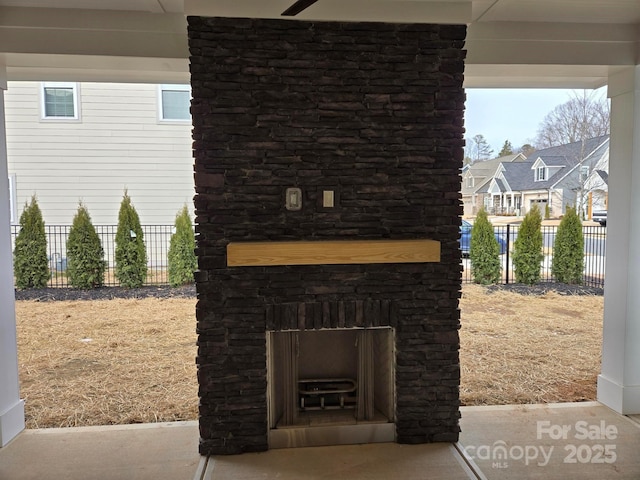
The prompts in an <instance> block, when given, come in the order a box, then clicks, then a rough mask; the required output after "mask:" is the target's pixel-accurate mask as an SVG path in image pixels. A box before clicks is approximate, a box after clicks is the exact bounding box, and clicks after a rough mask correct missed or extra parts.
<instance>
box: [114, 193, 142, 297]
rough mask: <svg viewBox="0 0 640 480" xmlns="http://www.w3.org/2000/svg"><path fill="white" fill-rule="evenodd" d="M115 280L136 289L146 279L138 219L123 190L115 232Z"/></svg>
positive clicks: (127, 195)
mask: <svg viewBox="0 0 640 480" xmlns="http://www.w3.org/2000/svg"><path fill="white" fill-rule="evenodd" d="M115 257H116V278H117V279H118V281H119V282H120V285H122V286H123V287H127V288H138V287H141V286H142V285H143V284H144V281H145V279H146V278H147V252H146V249H145V246H144V234H143V232H142V227H141V226H140V217H138V212H136V209H135V208H134V206H133V204H132V203H131V198H130V197H129V194H128V193H127V191H126V190H125V192H124V196H123V198H122V202H121V203H120V211H119V213H118V229H117V231H116V252H115Z"/></svg>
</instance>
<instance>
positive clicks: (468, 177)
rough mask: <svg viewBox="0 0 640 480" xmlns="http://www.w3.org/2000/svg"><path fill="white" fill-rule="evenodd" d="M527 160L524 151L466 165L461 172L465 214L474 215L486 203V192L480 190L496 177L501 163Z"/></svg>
mask: <svg viewBox="0 0 640 480" xmlns="http://www.w3.org/2000/svg"><path fill="white" fill-rule="evenodd" d="M526 160H527V158H526V157H525V156H524V155H523V154H522V153H516V154H513V155H507V156H504V157H498V158H494V159H491V160H484V161H481V162H475V163H473V164H471V165H467V166H465V168H464V169H463V170H462V173H461V176H462V189H461V192H462V201H463V203H464V215H465V216H473V215H475V214H476V213H478V209H479V208H480V206H482V205H483V204H484V193H479V191H480V190H482V189H483V188H484V187H486V185H487V184H488V183H489V182H490V181H491V179H492V178H494V177H495V174H496V171H497V170H498V168H499V167H500V165H501V164H507V163H513V162H525V161H526Z"/></svg>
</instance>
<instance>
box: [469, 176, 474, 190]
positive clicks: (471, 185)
mask: <svg viewBox="0 0 640 480" xmlns="http://www.w3.org/2000/svg"><path fill="white" fill-rule="evenodd" d="M473 183H474V182H473V177H472V176H471V175H469V176H468V177H467V188H473Z"/></svg>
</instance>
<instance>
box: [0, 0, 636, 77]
mask: <svg viewBox="0 0 640 480" xmlns="http://www.w3.org/2000/svg"><path fill="white" fill-rule="evenodd" d="M293 2H294V0H0V65H1V64H2V63H4V64H5V65H6V70H7V76H8V78H9V79H43V78H46V79H66V78H71V77H74V78H76V79H80V80H100V79H104V80H110V81H119V80H121V81H150V80H152V79H156V80H157V81H165V82H168V81H172V82H173V81H187V80H188V48H187V39H186V20H185V15H205V16H226V17H253V18H282V17H281V16H280V14H281V13H282V12H283V11H284V10H285V9H286V8H287V7H289V6H290V5H291V4H292V3H293ZM295 19H301V20H336V21H387V22H421V23H465V24H467V25H469V31H468V36H467V43H466V48H467V50H468V55H467V70H466V75H465V79H466V85H467V86H468V87H482V86H484V87H509V86H512V87H536V86H545V87H574V88H596V87H599V86H601V85H603V84H605V83H606V81H607V77H608V75H609V74H610V73H611V72H615V71H618V70H620V69H621V68H624V67H625V66H632V65H637V64H640V0H318V1H317V2H316V3H315V4H314V5H312V6H311V7H309V8H308V9H306V10H305V11H303V12H302V13H300V14H299V15H298V16H297V17H295ZM1 76H2V75H1V74H0V77H1Z"/></svg>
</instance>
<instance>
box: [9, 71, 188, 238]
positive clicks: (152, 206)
mask: <svg viewBox="0 0 640 480" xmlns="http://www.w3.org/2000/svg"><path fill="white" fill-rule="evenodd" d="M189 99H190V91H189V87H188V86H187V85H149V84H114V83H69V82H65V83H51V82H9V88H8V90H7V92H6V95H5V105H6V126H7V150H8V170H9V180H10V188H11V189H12V192H11V193H12V197H11V198H12V205H11V210H12V212H11V219H12V223H17V222H18V219H19V216H20V213H21V211H22V209H23V207H24V204H25V202H26V201H27V200H28V199H29V198H30V197H31V196H32V195H33V194H36V195H37V198H38V204H39V205H40V208H41V210H42V213H43V216H44V220H45V223H46V224H49V225H54V224H60V225H69V224H71V222H72V219H73V216H74V214H75V212H76V210H77V207H78V202H79V201H82V202H83V203H84V204H85V205H86V206H87V207H88V209H89V213H90V214H91V217H92V220H93V223H94V224H96V225H98V224H114V225H115V224H116V223H117V220H118V209H119V207H120V201H121V200H122V195H123V192H124V189H125V188H126V189H127V190H128V192H129V195H130V196H131V199H132V201H133V204H134V206H135V207H136V210H137V211H138V214H139V215H140V221H141V223H142V224H146V225H150V224H172V223H173V221H174V219H175V215H176V213H177V211H178V210H179V209H180V208H181V207H182V206H183V205H184V204H185V203H186V204H187V206H188V207H189V211H190V212H193V202H192V198H193V194H194V187H193V159H192V150H191V118H190V116H189Z"/></svg>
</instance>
